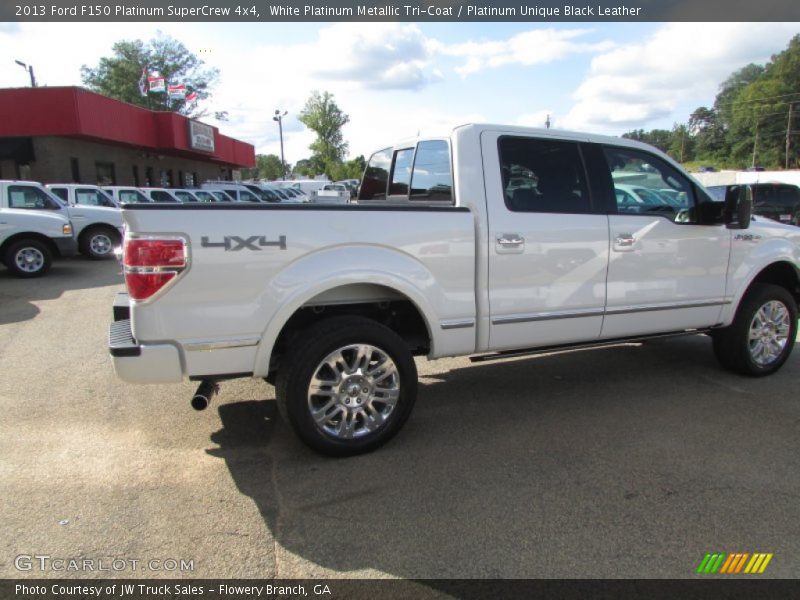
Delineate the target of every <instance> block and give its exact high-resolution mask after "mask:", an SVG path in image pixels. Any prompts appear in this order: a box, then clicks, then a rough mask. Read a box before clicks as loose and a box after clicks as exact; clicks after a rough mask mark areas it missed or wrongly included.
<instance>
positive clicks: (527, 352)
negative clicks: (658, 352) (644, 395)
mask: <svg viewBox="0 0 800 600" xmlns="http://www.w3.org/2000/svg"><path fill="white" fill-rule="evenodd" d="M709 331H711V329H685V330H683V331H672V332H669V333H659V334H656V335H636V336H632V337H623V338H613V339H609V340H601V341H597V342H588V343H587V342H580V343H575V344H559V345H556V346H543V347H540V348H525V349H522V350H503V351H501V352H492V353H491V354H480V355H478V356H470V357H469V359H470V361H472V362H474V363H476V362H487V361H490V360H503V359H505V358H519V357H521V356H536V355H537V354H549V353H551V352H571V351H574V350H594V349H595V348H607V347H609V346H619V345H620V344H629V343H633V342H644V341H647V340H658V339H662V338H673V337H683V336H686V335H698V334H701V333H708V332H709Z"/></svg>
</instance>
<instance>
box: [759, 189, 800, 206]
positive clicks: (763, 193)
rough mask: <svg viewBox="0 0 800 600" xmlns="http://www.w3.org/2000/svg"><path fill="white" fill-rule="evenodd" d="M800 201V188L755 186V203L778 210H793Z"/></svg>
mask: <svg viewBox="0 0 800 600" xmlns="http://www.w3.org/2000/svg"><path fill="white" fill-rule="evenodd" d="M799 201H800V188H797V186H794V185H754V186H753V202H754V204H755V205H756V206H759V205H763V204H768V205H773V206H775V207H778V208H793V207H794V206H795V204H797V203H798V202H799Z"/></svg>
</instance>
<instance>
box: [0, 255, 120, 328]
mask: <svg viewBox="0 0 800 600" xmlns="http://www.w3.org/2000/svg"><path fill="white" fill-rule="evenodd" d="M122 282H123V278H122V273H121V268H120V266H119V263H117V261H115V260H103V261H92V260H88V259H86V258H83V257H76V258H72V259H67V260H57V261H55V262H54V263H53V267H52V268H51V269H50V271H49V272H48V273H46V274H45V275H44V276H42V277H37V278H35V279H19V278H17V277H14V276H13V275H12V274H11V273H10V271H8V269H5V268H2V269H0V306H2V310H0V325H2V324H6V323H17V322H20V321H27V320H29V319H33V318H34V317H36V315H38V314H39V307H38V306H37V305H36V304H35V303H36V302H37V301H40V300H53V299H55V298H59V297H60V296H61V295H62V294H63V293H64V292H66V291H70V290H79V289H88V288H95V287H105V286H110V285H115V284H121V283H122ZM109 310H110V309H109Z"/></svg>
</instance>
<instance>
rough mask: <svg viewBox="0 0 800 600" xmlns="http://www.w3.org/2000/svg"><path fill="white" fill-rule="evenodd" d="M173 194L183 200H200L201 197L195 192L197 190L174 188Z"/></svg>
mask: <svg viewBox="0 0 800 600" xmlns="http://www.w3.org/2000/svg"><path fill="white" fill-rule="evenodd" d="M170 191H171V192H172V194H173V195H174V196H175V197H176V198H178V200H180V201H181V202H200V198H198V197H197V195H196V194H195V190H186V189H179V188H178V189H172V190H170Z"/></svg>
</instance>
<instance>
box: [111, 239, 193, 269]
mask: <svg viewBox="0 0 800 600" xmlns="http://www.w3.org/2000/svg"><path fill="white" fill-rule="evenodd" d="M124 264H125V266H126V267H185V266H186V250H185V245H184V242H183V240H148V239H132V240H126V241H125V259H124Z"/></svg>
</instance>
